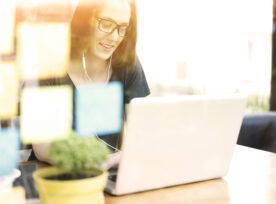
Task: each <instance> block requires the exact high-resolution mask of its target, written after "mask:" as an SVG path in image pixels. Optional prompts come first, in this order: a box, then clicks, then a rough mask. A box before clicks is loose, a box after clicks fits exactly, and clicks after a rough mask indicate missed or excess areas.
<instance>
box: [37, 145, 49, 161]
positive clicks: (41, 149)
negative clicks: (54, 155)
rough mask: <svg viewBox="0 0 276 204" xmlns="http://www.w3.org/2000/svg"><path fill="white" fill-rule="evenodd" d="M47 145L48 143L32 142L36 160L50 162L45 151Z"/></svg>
mask: <svg viewBox="0 0 276 204" xmlns="http://www.w3.org/2000/svg"><path fill="white" fill-rule="evenodd" d="M49 145H50V143H41V144H33V151H34V154H35V156H36V158H37V159H38V160H40V161H43V162H47V163H49V164H50V163H51V161H50V159H49V157H48V153H47V148H48V146H49Z"/></svg>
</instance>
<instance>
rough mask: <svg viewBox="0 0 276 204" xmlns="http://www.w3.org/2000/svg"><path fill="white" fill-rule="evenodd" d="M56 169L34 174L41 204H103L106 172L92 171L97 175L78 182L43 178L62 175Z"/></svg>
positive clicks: (43, 169) (43, 170)
mask: <svg viewBox="0 0 276 204" xmlns="http://www.w3.org/2000/svg"><path fill="white" fill-rule="evenodd" d="M63 173H64V171H63V170H61V169H58V168H56V167H47V168H42V169H39V170H37V171H36V172H35V173H34V174H33V177H34V180H35V184H36V188H37V189H38V192H39V196H40V199H41V202H42V203H43V204H103V203H104V197H103V190H104V187H105V185H106V182H107V172H106V171H102V170H93V171H91V173H93V174H95V175H97V176H95V177H92V178H85V179H78V180H64V181H59V180H48V179H45V177H50V176H54V175H59V174H63Z"/></svg>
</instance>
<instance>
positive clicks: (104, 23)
mask: <svg viewBox="0 0 276 204" xmlns="http://www.w3.org/2000/svg"><path fill="white" fill-rule="evenodd" d="M96 19H97V21H98V22H99V25H98V29H99V30H100V31H103V32H105V33H113V32H114V30H116V29H117V30H118V35H119V36H120V37H125V36H126V34H127V30H128V25H127V24H122V25H118V24H117V23H116V22H115V21H112V20H109V19H104V18H96Z"/></svg>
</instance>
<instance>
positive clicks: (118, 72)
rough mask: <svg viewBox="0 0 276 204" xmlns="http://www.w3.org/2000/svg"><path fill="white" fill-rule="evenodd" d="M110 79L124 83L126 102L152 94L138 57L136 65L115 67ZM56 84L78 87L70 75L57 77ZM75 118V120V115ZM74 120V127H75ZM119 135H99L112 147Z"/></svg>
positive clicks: (115, 144) (114, 145)
mask: <svg viewBox="0 0 276 204" xmlns="http://www.w3.org/2000/svg"><path fill="white" fill-rule="evenodd" d="M109 81H110V82H111V81H119V82H121V83H122V85H123V91H124V104H127V103H129V102H130V101H131V99H133V98H137V97H145V96H147V95H149V94H150V89H149V86H148V83H147V80H146V77H145V74H144V71H143V68H142V66H141V63H140V61H139V59H138V58H137V60H136V65H135V66H134V67H124V68H120V69H113V71H112V75H111V77H110V80H109ZM55 84H56V85H60V84H71V85H72V86H73V87H74V88H76V87H75V85H74V84H73V82H72V80H71V79H70V77H69V76H68V75H67V76H66V77H65V78H63V79H57V80H56V83H55ZM73 118H74V121H75V117H73ZM74 121H73V129H75V122H74ZM119 135H120V133H115V134H108V135H99V137H100V139H102V140H104V141H105V142H106V143H108V144H109V145H111V146H112V147H117V143H118V139H119ZM111 150H112V149H111ZM113 150H114V149H113Z"/></svg>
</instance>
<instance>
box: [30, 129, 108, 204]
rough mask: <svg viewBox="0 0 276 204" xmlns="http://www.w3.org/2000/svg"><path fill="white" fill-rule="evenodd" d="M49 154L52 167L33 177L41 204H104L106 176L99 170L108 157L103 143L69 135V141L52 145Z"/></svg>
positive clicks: (61, 141) (60, 141)
mask: <svg viewBox="0 0 276 204" xmlns="http://www.w3.org/2000/svg"><path fill="white" fill-rule="evenodd" d="M48 154H49V158H50V160H51V163H52V165H53V166H54V167H46V168H41V169H39V170H37V171H36V172H35V173H34V174H33V177H34V180H35V184H36V187H37V189H38V192H39V195H40V199H41V202H42V203H43V204H46V203H51V204H66V203H70V204H73V203H76V204H86V203H97V204H98V203H104V198H103V193H102V192H103V189H104V187H105V185H106V181H107V172H106V171H104V170H101V169H100V166H101V165H102V164H103V163H104V162H105V161H106V160H107V156H108V154H109V149H108V148H107V146H106V145H105V144H104V143H102V142H100V141H99V140H97V139H96V138H95V137H93V136H91V137H85V138H80V137H77V136H76V135H75V133H72V134H71V135H70V136H69V137H68V139H65V140H59V141H54V142H52V143H51V144H50V146H49V148H48Z"/></svg>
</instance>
